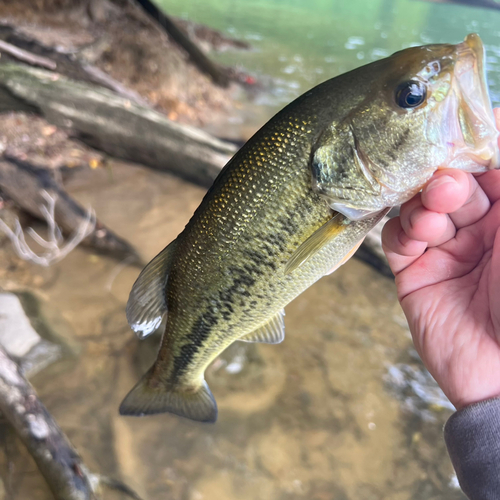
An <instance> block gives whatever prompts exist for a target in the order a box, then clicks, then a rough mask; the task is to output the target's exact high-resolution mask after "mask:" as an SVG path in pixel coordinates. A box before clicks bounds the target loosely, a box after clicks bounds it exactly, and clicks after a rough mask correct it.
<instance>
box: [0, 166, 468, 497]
mask: <svg viewBox="0 0 500 500" xmlns="http://www.w3.org/2000/svg"><path fill="white" fill-rule="evenodd" d="M69 189H70V191H71V192H72V194H74V195H75V196H76V197H77V198H78V199H79V201H81V202H82V204H83V205H87V204H90V205H92V206H93V207H94V208H95V209H96V211H97V213H98V214H99V216H100V217H101V218H102V220H103V221H104V222H105V223H106V224H108V225H109V226H110V227H113V228H114V229H115V230H116V231H117V232H118V233H119V234H121V235H122V236H124V237H126V238H128V239H129V240H130V241H133V242H134V243H135V244H136V245H137V246H138V249H139V250H140V252H141V253H142V254H143V256H144V257H145V258H151V257H153V256H154V255H155V253H156V252H157V251H159V250H160V249H161V248H163V246H164V245H166V244H167V243H168V242H169V241H170V240H171V239H173V238H174V237H175V236H176V235H177V234H178V233H179V232H180V231H181V230H182V228H183V226H184V224H185V223H186V222H187V220H188V218H189V217H190V215H191V213H192V212H193V210H194V209H195V207H196V206H197V205H198V203H199V202H200V200H201V198H202V196H203V194H204V193H203V190H202V189H200V188H198V187H195V186H193V185H190V184H187V183H185V182H183V181H181V180H179V179H176V178H174V177H171V176H168V175H162V174H159V173H155V172H152V171H149V170H147V169H143V168H140V167H133V166H127V165H124V164H121V163H112V166H111V167H110V169H109V170H94V171H89V172H86V173H84V174H77V175H76V176H75V177H74V178H73V179H72V180H71V182H70V184H69ZM22 269H24V271H25V282H24V283H25V285H26V287H36V288H37V289H38V291H39V293H40V294H41V295H42V296H43V297H44V299H45V300H46V301H48V303H49V304H51V305H52V306H53V307H55V308H57V309H58V310H59V312H60V313H61V314H62V315H63V316H64V318H65V319H66V320H67V321H68V323H69V324H70V325H71V327H72V328H73V330H74V333H73V335H74V337H75V340H76V341H77V342H78V343H79V344H80V348H81V354H80V356H79V357H78V359H77V360H76V361H75V359H74V358H72V359H71V360H69V361H68V360H66V361H61V362H59V363H56V364H55V365H52V366H51V367H49V368H47V369H45V370H44V371H42V372H41V373H39V374H38V375H37V376H36V377H34V379H33V382H34V384H35V386H36V388H37V390H38V391H39V394H40V396H41V398H42V400H43V401H44V402H45V404H46V405H47V406H48V408H49V410H50V411H51V412H52V413H53V414H54V416H55V417H56V419H58V421H59V423H60V425H61V427H62V428H63V429H64V430H65V431H66V432H67V434H68V435H69V437H70V439H71V440H72V441H73V443H74V444H75V445H76V446H77V447H78V449H79V451H80V452H81V454H82V455H83V458H84V460H85V461H86V463H87V465H88V466H89V467H90V468H91V470H93V471H99V472H101V473H103V474H106V475H110V476H115V477H121V478H122V479H123V480H125V481H126V482H127V483H129V484H130V485H131V486H133V487H134V488H136V489H137V491H138V492H139V493H141V494H142V495H143V497H144V499H149V500H164V499H166V498H168V499H169V500H235V499H238V500H262V499H270V500H276V499H277V500H281V499H282V500H285V499H286V500H299V499H307V500H359V499H363V500H371V499H373V500H382V499H383V500H430V499H436V500H437V499H438V498H439V499H441V500H460V499H464V498H465V497H464V496H463V495H462V494H461V493H460V491H459V490H458V489H457V486H456V480H454V476H453V474H452V468H451V465H450V463H449V460H448V458H447V455H446V451H445V448H444V443H443V441H442V438H441V432H442V431H441V429H442V425H443V423H444V421H445V420H446V418H447V417H448V416H449V414H450V413H451V411H450V409H449V408H448V407H447V406H446V404H445V403H444V402H442V400H438V401H437V400H435V399H430V400H429V399H426V398H425V397H424V398H422V394H421V393H420V394H417V395H415V388H417V389H418V391H423V392H424V394H427V395H432V394H434V392H435V386H434V385H433V384H432V383H431V382H430V380H429V379H428V378H426V376H425V375H423V371H422V367H421V365H420V364H419V363H418V361H416V360H415V358H414V356H413V354H412V353H413V351H412V348H411V341H410V336H409V332H408V330H407V327H406V322H405V319H404V317H403V315H402V312H401V310H400V308H399V305H398V303H397V299H396V293H395V289H394V283H393V282H392V281H391V280H389V279H387V278H384V277H381V276H380V275H378V274H377V273H376V272H375V271H374V270H372V269H371V268H369V267H367V266H366V265H364V264H362V263H360V262H359V261H356V260H351V261H349V262H348V263H347V264H346V265H345V266H343V267H342V268H341V269H340V270H339V271H337V272H336V273H334V274H333V275H331V276H328V277H325V278H323V279H322V280H320V281H319V282H318V283H317V284H316V285H315V286H313V287H312V288H310V289H309V290H308V291H307V292H306V293H304V294H303V295H302V296H301V297H299V298H298V299H297V300H295V301H294V302H293V303H292V304H291V305H290V306H289V307H287V315H286V318H285V322H286V329H287V336H286V339H285V341H284V342H283V343H282V344H279V345H251V344H250V345H249V344H243V343H235V344H234V345H233V346H232V347H231V348H230V349H228V350H227V351H226V352H225V353H224V354H223V355H222V356H221V358H220V359H218V360H216V361H215V362H214V363H213V365H212V366H211V367H210V368H209V369H208V370H207V379H208V383H209V385H210V388H211V389H212V391H213V393H214V395H215V397H216V399H217V402H218V405H219V420H218V422H217V423H216V424H215V425H209V424H199V423H195V422H191V421H187V420H184V419H181V418H178V417H175V416H172V415H158V416H152V417H147V418H139V419H138V418H135V419H134V418H124V417H120V416H119V415H118V405H119V403H120V401H121V399H122V398H123V396H124V395H125V394H126V392H127V391H128V390H129V389H130V388H131V387H132V385H133V384H134V383H135V382H136V381H137V379H138V378H139V376H140V375H141V374H142V373H143V372H144V371H145V370H146V369H147V368H148V367H149V366H150V364H151V363H152V360H153V359H154V357H155V352H156V349H157V345H158V339H157V338H156V339H155V338H149V339H147V340H145V341H143V342H140V341H138V340H137V339H135V338H134V337H133V334H132V332H131V331H130V329H129V328H128V326H127V323H126V319H125V314H124V308H125V303H126V299H127V296H128V293H129V290H130V288H131V286H132V283H133V281H134V279H135V278H136V276H137V274H138V272H139V270H138V269H135V268H132V267H126V268H125V269H123V270H122V271H121V272H120V273H119V274H118V275H117V274H116V269H117V263H116V262H115V261H112V260H110V259H107V258H105V257H100V256H96V255H93V254H91V253H88V252H86V251H85V250H82V249H79V248H78V249H76V250H75V251H74V252H72V253H71V254H70V255H69V256H68V257H67V258H66V259H65V260H64V261H62V262H60V263H58V264H57V265H56V266H54V267H52V268H49V269H41V268H36V267H34V266H32V265H29V264H23V265H22V266H21V267H20V268H18V270H17V271H14V270H12V271H9V270H7V274H6V275H5V276H4V277H3V282H4V283H5V282H8V281H9V279H10V277H13V276H14V274H9V273H17V275H16V276H17V278H19V276H21V274H20V270H22ZM35 285H36V286H35ZM409 367H411V368H409ZM395 370H396V372H397V376H395V373H396V372H395ZM412 377H413V378H412ZM419 377H420V378H419ZM421 377H424V379H423V381H424V383H422V379H421ZM395 380H396V381H397V383H395ZM398 384H399V385H398ZM433 391H434V392H433ZM407 399H410V400H411V401H413V403H414V405H413V407H412V406H411V405H407V404H405V400H407ZM9 443H10V444H9V445H8V446H7V448H6V449H7V450H8V457H7V458H8V461H7V462H6V459H5V457H4V459H1V460H0V474H2V478H3V479H4V484H10V485H15V487H13V488H12V491H13V494H12V498H13V499H14V500H18V499H19V500H20V499H27V498H35V497H34V496H33V492H36V498H37V500H49V499H50V494H49V493H48V492H47V491H46V489H45V486H44V483H43V481H41V480H40V477H39V476H38V475H37V473H36V467H35V466H34V465H33V464H32V463H31V462H30V461H26V458H25V456H24V454H23V452H22V447H21V446H20V445H19V444H18V443H17V444H16V442H15V440H12V439H11V438H10V441H9ZM0 458H1V457H0ZM105 498H108V499H109V498H117V497H113V496H112V495H111V494H107V496H105Z"/></svg>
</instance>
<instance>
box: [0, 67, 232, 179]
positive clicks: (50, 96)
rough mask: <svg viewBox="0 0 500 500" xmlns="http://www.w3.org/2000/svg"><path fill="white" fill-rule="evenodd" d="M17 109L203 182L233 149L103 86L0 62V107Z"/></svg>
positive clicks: (135, 158) (114, 153) (101, 146)
mask: <svg viewBox="0 0 500 500" xmlns="http://www.w3.org/2000/svg"><path fill="white" fill-rule="evenodd" d="M18 110H23V111H24V110H29V111H33V112H36V113H38V114H39V115H41V116H43V117H44V118H45V119H46V120H47V121H48V122H50V123H53V124H54V125H57V126H58V127H61V128H63V129H65V130H67V131H69V133H70V134H71V135H73V136H75V137H77V138H79V139H80V140H81V141H82V142H84V143H86V144H88V145H90V146H92V147H94V148H96V149H99V150H101V151H104V152H105V153H108V154H110V155H111V156H114V157H116V158H121V159H124V160H128V161H132V162H136V163H142V164H143V165H146V166H149V167H152V168H155V169H159V170H163V171H169V172H172V173H175V174H177V175H179V176H181V177H183V178H185V179H187V180H190V181H193V182H195V183H197V184H200V185H203V186H207V187H208V186H210V185H211V184H212V182H213V180H214V178H215V177H216V176H217V174H218V173H219V172H220V170H221V168H222V167H223V166H224V164H225V163H226V162H227V161H228V160H229V158H230V156H232V155H233V154H234V152H235V149H236V148H235V147H234V146H233V145H232V144H229V143H225V142H223V141H220V140H218V139H216V138H214V137H212V136H210V135H209V134H207V133H205V132H203V131H201V130H198V129H196V128H194V127H189V126H186V125H180V124H177V123H175V122H172V121H171V120H169V119H168V118H166V117H165V116H164V115H162V114H161V113H158V112H156V111H154V110H153V109H151V108H147V107H145V106H141V105H138V104H136V103H133V102H131V101H130V100H128V99H125V98H123V97H120V96H117V95H116V94H115V93H113V92H110V91H109V90H107V89H103V88H99V87H96V86H94V85H88V84H86V83H81V82H75V81H72V80H69V79H67V78H65V77H63V76H61V75H59V74H57V73H53V72H49V71H44V70H41V69H38V68H30V67H27V66H23V65H19V64H12V63H10V64H5V65H0V111H18Z"/></svg>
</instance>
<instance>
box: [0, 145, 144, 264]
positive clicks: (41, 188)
mask: <svg viewBox="0 0 500 500" xmlns="http://www.w3.org/2000/svg"><path fill="white" fill-rule="evenodd" d="M0 189H1V190H2V191H3V192H4V193H5V194H7V195H8V196H9V198H11V199H12V200H13V201H14V202H15V203H16V204H17V205H18V206H19V207H21V208H22V209H23V210H25V211H26V212H28V213H30V214H31V215H33V216H35V217H37V218H39V219H42V220H43V219H44V218H46V216H45V215H44V211H43V207H44V206H45V203H46V200H45V199H44V197H43V193H44V192H45V193H50V194H51V196H53V197H54V199H55V200H56V203H55V206H54V221H53V222H55V223H56V224H57V225H58V226H59V227H60V228H61V229H62V230H63V232H64V233H66V234H74V233H75V232H76V231H77V230H78V228H79V227H81V226H82V225H84V224H86V222H88V221H87V219H88V217H89V212H88V210H85V209H84V208H83V207H82V206H81V205H79V204H78V203H77V202H76V201H75V200H74V199H73V198H71V196H70V195H69V194H68V193H67V192H66V191H65V190H64V189H63V188H62V187H61V186H60V185H59V184H58V183H57V182H56V181H55V180H54V178H53V177H52V173H51V172H50V171H49V170H46V169H43V168H38V167H35V166H34V165H31V164H29V163H27V162H24V161H20V160H18V159H16V158H12V157H9V156H6V155H4V156H2V157H0ZM87 234H88V233H87ZM82 244H84V245H86V246H89V247H92V248H95V249H96V250H98V251H101V252H104V253H107V254H110V255H112V256H114V257H117V258H120V259H124V258H128V259H130V260H131V261H132V260H133V262H134V263H136V264H139V265H140V264H142V262H141V259H140V257H139V255H138V254H137V252H136V250H135V249H134V248H133V247H132V245H130V243H128V242H127V241H125V240H124V239H122V238H120V237H119V236H117V235H116V234H114V233H113V232H112V231H110V230H109V229H108V228H107V227H106V226H105V225H104V224H102V223H101V222H100V221H98V220H96V222H95V227H94V229H93V230H92V231H91V232H90V234H88V236H87V237H86V238H85V239H83V241H82Z"/></svg>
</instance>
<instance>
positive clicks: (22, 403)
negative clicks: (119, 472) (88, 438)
mask: <svg viewBox="0 0 500 500" xmlns="http://www.w3.org/2000/svg"><path fill="white" fill-rule="evenodd" d="M0 411H1V412H2V415H3V417H4V418H5V419H6V420H7V421H8V422H9V424H10V425H11V426H12V427H13V428H14V430H15V431H16V433H17V435H18V436H19V438H20V439H21V441H22V442H23V443H24V445H25V446H26V448H27V449H28V451H29V453H30V454H31V456H32V457H33V459H34V460H35V462H36V464H37V466H38V468H39V470H40V472H41V473H42V475H43V477H44V478H45V480H46V481H47V484H48V486H49V488H50V490H51V491H52V493H53V495H54V498H55V500H99V498H100V496H99V495H98V494H97V493H96V491H97V489H98V488H99V486H100V485H105V486H107V487H109V488H111V489H114V490H116V491H119V492H121V493H123V495H124V496H126V497H129V498H132V499H134V500H141V497H139V495H138V494H137V493H136V492H135V491H134V490H132V489H131V488H130V487H128V486H127V485H126V484H124V483H123V482H121V481H119V480H116V479H113V478H108V477H105V476H101V475H99V474H92V473H91V472H90V471H89V470H88V469H87V467H86V466H85V464H84V463H83V461H82V458H81V457H80V455H79V454H78V453H77V451H76V450H75V449H74V448H73V446H72V445H71V443H70V442H69V440H68V438H67V437H66V435H65V434H64V433H63V431H62V430H61V428H60V427H59V426H58V425H57V422H56V421H55V420H54V418H53V417H52V415H51V414H50V413H49V412H48V410H47V408H45V406H44V405H43V403H42V402H41V401H40V399H38V396H37V394H36V392H35V390H34V389H33V386H32V385H31V384H30V383H29V382H28V380H27V379H26V378H25V377H24V375H23V373H22V371H21V369H20V368H19V366H18V365H17V364H16V363H15V361H14V360H13V359H11V358H10V356H9V355H8V354H7V352H6V351H5V350H4V348H3V347H2V346H1V345H0Z"/></svg>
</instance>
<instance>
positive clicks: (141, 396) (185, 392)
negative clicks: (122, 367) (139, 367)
mask: <svg viewBox="0 0 500 500" xmlns="http://www.w3.org/2000/svg"><path fill="white" fill-rule="evenodd" d="M150 375H151V370H149V371H148V372H147V373H146V374H145V375H144V376H143V377H142V379H141V380H139V382H138V383H137V385H136V386H135V387H134V388H133V389H132V390H131V391H130V392H129V393H128V394H127V396H126V397H125V399H124V400H123V402H122V404H121V405H120V415H133V416H136V417H142V416H143V415H154V414H156V413H167V412H169V413H174V414H175V415H180V416H181V417H186V418H190V419H191V420H197V421H199V422H215V421H216V420H217V403H216V402H215V399H214V397H213V395H212V393H211V392H210V389H209V388H208V385H207V383H206V382H205V381H203V384H202V385H201V386H200V387H199V388H198V389H197V390H196V391H192V390H191V388H189V389H187V388H185V387H183V386H177V387H166V386H165V385H163V384H161V383H160V384H158V385H157V386H156V387H151V385H150V383H149V379H150Z"/></svg>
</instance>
